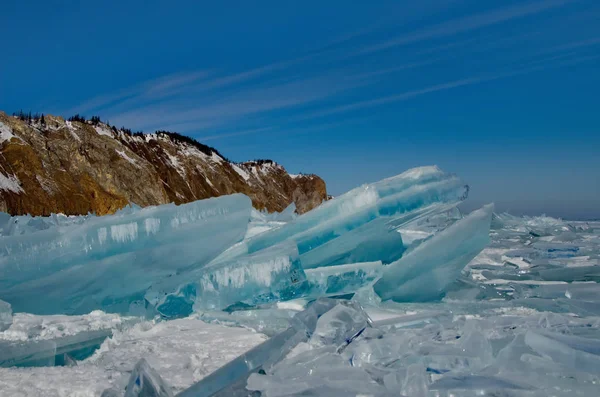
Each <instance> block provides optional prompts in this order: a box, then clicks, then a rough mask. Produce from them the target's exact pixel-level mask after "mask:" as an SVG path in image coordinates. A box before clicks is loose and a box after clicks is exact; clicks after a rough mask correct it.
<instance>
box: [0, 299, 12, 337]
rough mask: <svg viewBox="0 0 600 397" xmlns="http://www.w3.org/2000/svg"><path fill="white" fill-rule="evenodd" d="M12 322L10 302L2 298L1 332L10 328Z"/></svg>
mask: <svg viewBox="0 0 600 397" xmlns="http://www.w3.org/2000/svg"><path fill="white" fill-rule="evenodd" d="M12 322H13V318H12V307H11V306H10V304H9V303H8V302H4V301H3V300H0V332H2V331H4V330H6V329H8V328H9V327H10V326H11V325H12Z"/></svg>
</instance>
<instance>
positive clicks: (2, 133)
mask: <svg viewBox="0 0 600 397" xmlns="http://www.w3.org/2000/svg"><path fill="white" fill-rule="evenodd" d="M12 138H15V136H14V135H13V133H12V129H11V128H10V127H9V126H7V125H6V124H4V123H2V122H0V143H3V142H6V141H10V140H11V139H12Z"/></svg>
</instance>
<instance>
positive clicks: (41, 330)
mask: <svg viewBox="0 0 600 397" xmlns="http://www.w3.org/2000/svg"><path fill="white" fill-rule="evenodd" d="M134 320H135V318H133V317H121V316H120V315H118V314H111V313H104V312H103V311H101V310H94V311H93V312H91V313H88V314H84V315H81V316H67V315H62V314H58V315H45V316H39V315H35V314H29V313H15V315H14V316H13V323H12V325H11V326H10V327H9V328H8V329H7V330H6V331H4V332H0V340H6V341H27V340H44V339H54V338H61V337H64V336H69V335H76V334H78V333H80V332H84V331H97V330H102V329H114V328H116V327H120V326H122V325H123V324H125V323H128V322H132V321H134Z"/></svg>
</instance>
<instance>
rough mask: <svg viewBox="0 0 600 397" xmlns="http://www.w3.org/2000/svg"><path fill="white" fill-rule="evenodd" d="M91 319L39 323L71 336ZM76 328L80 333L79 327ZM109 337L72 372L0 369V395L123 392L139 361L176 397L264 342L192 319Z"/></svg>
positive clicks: (80, 396)
mask: <svg viewBox="0 0 600 397" xmlns="http://www.w3.org/2000/svg"><path fill="white" fill-rule="evenodd" d="M94 313H102V312H92V313H90V314H89V315H86V316H43V317H45V318H49V317H57V318H58V317H61V318H64V319H65V321H63V322H62V324H63V325H65V326H66V329H69V330H70V329H72V325H70V324H69V322H68V320H69V319H73V321H74V322H75V323H81V320H80V319H79V317H90V316H92V315H93V314H94ZM103 315H104V316H106V317H104V318H105V320H106V322H112V323H113V324H118V323H119V322H122V321H123V318H119V316H118V315H109V314H104V313H103ZM17 316H19V315H18V314H17ZM25 316H31V315H25ZM109 316H112V317H109ZM36 317H40V316H36ZM18 321H19V319H18V318H17V322H18ZM84 322H85V321H84ZM81 325H82V327H81V328H82V330H84V329H85V327H84V326H83V325H84V324H81ZM89 329H93V328H92V326H90V328H89ZM113 333H114V334H113V337H112V338H110V339H107V340H106V341H105V342H104V343H103V344H102V346H101V347H100V349H99V350H98V351H97V352H96V353H95V354H94V355H93V356H92V357H90V358H88V359H87V360H84V361H79V362H78V363H77V364H78V365H77V366H75V367H39V368H0V395H2V396H5V395H6V396H22V397H37V396H56V397H59V396H60V397H67V396H68V397H75V396H77V397H99V396H100V395H101V394H102V391H103V390H105V389H107V388H115V389H118V390H124V388H125V386H126V385H127V381H128V379H129V376H130V373H131V370H132V369H133V367H134V366H135V364H136V362H137V361H138V360H139V359H141V358H145V359H146V360H147V361H148V363H149V364H150V366H152V368H154V369H155V370H156V371H157V372H158V373H159V374H160V376H161V377H162V378H163V379H164V380H165V381H166V382H167V383H168V384H169V385H171V386H172V388H173V392H174V394H176V393H179V392H180V391H182V390H184V389H186V388H187V387H189V386H191V385H192V384H194V383H196V382H198V381H200V380H201V379H202V378H204V377H205V376H207V375H209V374H210V373H212V372H213V371H215V370H216V369H218V368H220V367H222V366H223V365H225V364H226V363H228V362H229V361H231V360H233V359H234V358H236V357H238V356H239V355H241V354H243V353H244V352H246V351H248V350H250V349H252V348H253V347H255V346H256V345H258V344H260V343H262V342H264V341H265V340H266V339H267V337H266V336H264V335H262V334H258V333H255V332H253V331H250V330H247V329H243V328H230V327H225V326H222V325H215V324H206V323H204V322H203V321H201V320H198V319H197V318H195V317H188V318H185V319H179V320H172V321H165V322H160V323H154V322H143V323H139V324H136V325H135V326H133V327H129V328H127V329H124V330H123V331H119V330H117V329H114V330H113Z"/></svg>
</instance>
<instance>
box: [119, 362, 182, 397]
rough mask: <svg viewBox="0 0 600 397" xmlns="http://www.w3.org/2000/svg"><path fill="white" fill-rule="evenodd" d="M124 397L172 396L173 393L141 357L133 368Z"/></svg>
mask: <svg viewBox="0 0 600 397" xmlns="http://www.w3.org/2000/svg"><path fill="white" fill-rule="evenodd" d="M125 397H173V393H172V392H171V387H170V386H169V385H167V384H166V383H165V381H164V380H162V378H161V377H160V375H159V374H158V373H157V372H156V371H155V370H154V369H153V368H152V367H151V366H150V365H149V364H148V362H147V361H146V360H145V359H143V358H142V359H140V361H138V362H137V364H136V365H135V367H134V368H133V372H132V373H131V377H130V378H129V383H127V389H126V392H125Z"/></svg>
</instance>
